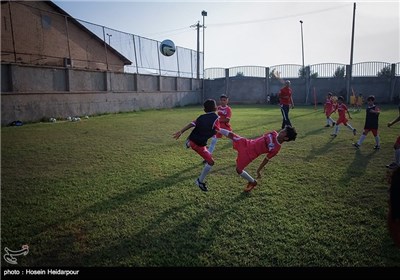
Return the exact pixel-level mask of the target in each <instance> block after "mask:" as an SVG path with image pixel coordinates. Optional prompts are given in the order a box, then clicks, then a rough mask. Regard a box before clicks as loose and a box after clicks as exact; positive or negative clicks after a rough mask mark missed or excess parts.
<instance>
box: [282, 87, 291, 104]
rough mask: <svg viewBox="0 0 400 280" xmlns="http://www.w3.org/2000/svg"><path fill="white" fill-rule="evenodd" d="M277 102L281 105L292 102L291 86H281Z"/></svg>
mask: <svg viewBox="0 0 400 280" xmlns="http://www.w3.org/2000/svg"><path fill="white" fill-rule="evenodd" d="M282 97H288V98H282ZM279 103H280V104H282V105H290V104H292V89H291V88H289V87H283V88H281V91H280V92H279Z"/></svg>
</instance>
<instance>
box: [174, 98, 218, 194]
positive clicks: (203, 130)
mask: <svg viewBox="0 0 400 280" xmlns="http://www.w3.org/2000/svg"><path fill="white" fill-rule="evenodd" d="M216 110H217V104H216V102H215V100H214V99H208V100H206V101H205V102H204V112H206V113H205V114H203V115H201V116H199V117H198V118H197V119H196V120H195V121H192V122H191V123H189V124H187V125H186V126H185V127H183V128H182V129H181V130H179V131H177V132H175V133H174V134H173V135H172V136H173V137H174V138H175V139H179V137H180V136H181V135H182V134H183V133H184V132H185V131H186V130H188V129H190V128H192V127H194V129H193V130H192V132H191V133H190V135H189V137H188V139H187V141H186V147H187V148H192V149H193V150H194V151H195V152H196V153H198V154H199V155H200V156H201V157H202V158H203V159H204V160H205V161H206V164H205V165H204V168H203V171H202V172H201V174H200V176H199V178H197V179H196V185H197V186H198V187H199V188H200V189H201V190H202V191H204V192H206V191H208V188H207V185H206V183H205V182H204V178H205V177H206V176H207V174H208V173H209V172H210V170H211V168H212V166H213V165H214V159H213V158H212V155H211V153H210V152H209V151H208V150H207V140H208V139H210V138H211V137H213V136H214V135H215V134H216V133H217V131H218V130H219V120H218V115H217V114H216V113H215V112H216Z"/></svg>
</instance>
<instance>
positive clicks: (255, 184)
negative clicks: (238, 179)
mask: <svg viewBox="0 0 400 280" xmlns="http://www.w3.org/2000/svg"><path fill="white" fill-rule="evenodd" d="M256 186H257V181H256V180H254V182H249V183H248V184H247V187H246V188H245V189H244V190H243V191H244V192H251V190H252V189H254V188H255V187H256Z"/></svg>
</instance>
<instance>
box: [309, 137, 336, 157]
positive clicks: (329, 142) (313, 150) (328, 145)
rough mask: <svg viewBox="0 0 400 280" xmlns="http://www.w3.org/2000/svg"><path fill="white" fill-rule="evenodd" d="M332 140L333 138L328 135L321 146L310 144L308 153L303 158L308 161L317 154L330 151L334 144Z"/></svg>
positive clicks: (320, 154)
mask: <svg viewBox="0 0 400 280" xmlns="http://www.w3.org/2000/svg"><path fill="white" fill-rule="evenodd" d="M333 140H334V138H333V137H330V138H329V139H328V140H327V142H326V143H325V144H324V145H323V146H321V147H318V148H316V147H315V145H312V147H311V150H310V153H309V154H308V156H306V157H305V160H306V161H310V160H312V159H314V158H316V157H318V156H322V155H324V154H326V153H328V152H331V150H335V148H336V146H335V145H334V144H333Z"/></svg>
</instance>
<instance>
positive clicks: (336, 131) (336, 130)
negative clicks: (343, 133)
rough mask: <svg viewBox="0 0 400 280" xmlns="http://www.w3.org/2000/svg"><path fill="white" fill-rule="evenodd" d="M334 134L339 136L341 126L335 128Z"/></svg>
mask: <svg viewBox="0 0 400 280" xmlns="http://www.w3.org/2000/svg"><path fill="white" fill-rule="evenodd" d="M333 131H334V132H333V134H338V133H339V126H338V125H337V126H335V129H334V130H333Z"/></svg>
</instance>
